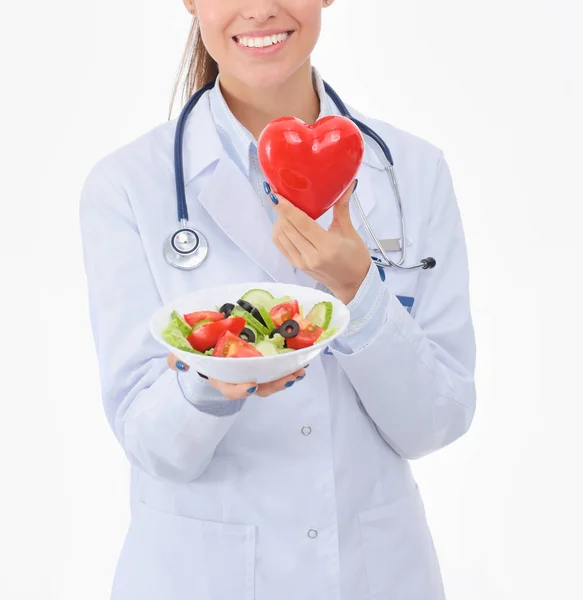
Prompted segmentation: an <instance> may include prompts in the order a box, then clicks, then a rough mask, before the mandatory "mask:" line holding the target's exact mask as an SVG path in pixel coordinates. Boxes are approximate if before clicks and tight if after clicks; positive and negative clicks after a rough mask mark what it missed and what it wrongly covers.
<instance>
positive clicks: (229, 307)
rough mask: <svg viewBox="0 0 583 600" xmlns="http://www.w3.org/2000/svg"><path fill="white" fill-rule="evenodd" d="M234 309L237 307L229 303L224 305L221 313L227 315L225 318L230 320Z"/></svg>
mask: <svg viewBox="0 0 583 600" xmlns="http://www.w3.org/2000/svg"><path fill="white" fill-rule="evenodd" d="M233 308H235V305H234V304H231V303H230V302H227V303H226V304H223V306H221V308H220V309H219V312H222V313H223V314H224V315H225V318H228V317H230V316H231V311H232V310H233Z"/></svg>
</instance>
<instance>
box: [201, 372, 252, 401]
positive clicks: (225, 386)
mask: <svg viewBox="0 0 583 600" xmlns="http://www.w3.org/2000/svg"><path fill="white" fill-rule="evenodd" d="M209 383H210V384H211V385H212V386H213V387H214V388H216V389H217V390H219V392H221V393H222V394H223V396H225V397H226V398H228V399H229V400H242V399H243V398H247V396H251V394H254V393H255V392H256V391H257V389H258V386H257V384H256V383H252V382H248V383H225V382H224V381H219V380H218V379H213V378H212V377H209Z"/></svg>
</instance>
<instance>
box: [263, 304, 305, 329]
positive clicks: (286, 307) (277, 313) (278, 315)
mask: <svg viewBox="0 0 583 600" xmlns="http://www.w3.org/2000/svg"><path fill="white" fill-rule="evenodd" d="M299 312H300V306H299V304H298V301H297V300H291V301H290V302H282V303H281V304H276V305H275V306H274V307H273V308H272V309H271V310H270V311H269V316H270V317H271V320H272V321H273V324H274V325H275V326H276V327H281V324H282V323H283V322H284V321H288V320H289V319H293V316H294V315H295V314H298V313H299Z"/></svg>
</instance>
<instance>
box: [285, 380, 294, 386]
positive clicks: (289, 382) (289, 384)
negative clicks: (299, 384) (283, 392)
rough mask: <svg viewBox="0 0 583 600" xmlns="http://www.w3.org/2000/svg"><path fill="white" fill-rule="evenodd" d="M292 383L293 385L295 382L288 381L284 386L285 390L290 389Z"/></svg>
mask: <svg viewBox="0 0 583 600" xmlns="http://www.w3.org/2000/svg"><path fill="white" fill-rule="evenodd" d="M294 383H295V381H288V382H287V383H286V384H285V387H286V388H290V387H291V386H292V385H293V384H294Z"/></svg>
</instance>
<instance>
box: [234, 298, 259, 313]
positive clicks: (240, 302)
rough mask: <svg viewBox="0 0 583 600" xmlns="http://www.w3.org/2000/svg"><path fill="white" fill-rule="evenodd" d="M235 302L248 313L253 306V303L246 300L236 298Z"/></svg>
mask: <svg viewBox="0 0 583 600" xmlns="http://www.w3.org/2000/svg"><path fill="white" fill-rule="evenodd" d="M237 304H238V305H239V306H240V307H241V308H242V309H243V310H246V311H247V312H248V313H250V312H252V311H253V309H254V308H255V307H254V306H253V304H249V302H246V301H245V300H237Z"/></svg>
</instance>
